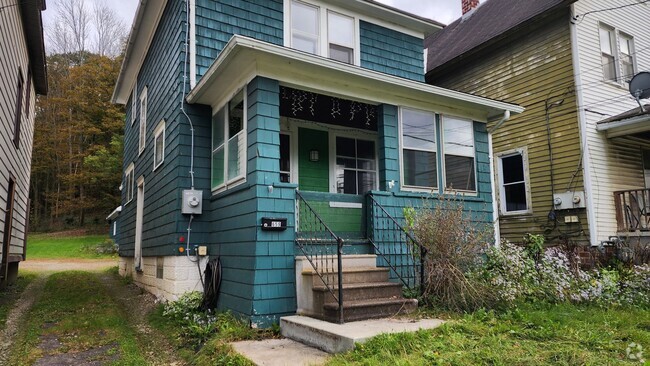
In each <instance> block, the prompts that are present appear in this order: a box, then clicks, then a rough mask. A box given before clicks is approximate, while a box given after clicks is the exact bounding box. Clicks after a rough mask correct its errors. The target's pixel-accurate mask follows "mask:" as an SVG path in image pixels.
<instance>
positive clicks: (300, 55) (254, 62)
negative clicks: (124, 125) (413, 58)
mask: <svg viewBox="0 0 650 366" xmlns="http://www.w3.org/2000/svg"><path fill="white" fill-rule="evenodd" d="M256 76H263V77H267V78H270V79H275V80H278V81H279V82H280V83H281V84H282V85H285V86H289V87H292V88H297V89H301V90H307V91H312V92H318V93H323V94H329V95H333V96H337V97H342V98H348V99H352V100H357V101H360V102H364V103H369V104H392V105H398V106H408V107H413V108H420V109H425V110H431V111H435V112H439V113H449V114H453V115H456V116H459V117H466V118H471V119H473V120H475V121H481V122H487V121H488V120H491V119H495V118H499V117H501V116H502V115H503V113H504V112H505V111H510V112H511V113H521V112H523V111H524V108H522V107H520V106H517V105H513V104H509V103H504V102H500V101H496V100H491V99H487V98H481V97H476V96H473V95H470V94H465V93H460V92H456V91H452V90H449V89H444V88H440V87H436V86H432V85H428V84H425V83H422V82H416V81H411V80H407V79H403V78H399V77H395V76H391V75H387V74H384V73H380V72H376V71H372V70H368V69H364V68H361V67H358V66H354V65H349V64H345V63H341V62H337V61H333V60H330V59H328V58H324V57H320V56H315V55H312V54H309V53H305V52H300V51H296V50H293V49H290V48H285V47H281V46H277V45H273V44H269V43H266V42H262V41H258V40H255V39H251V38H248V37H242V36H233V37H232V38H231V39H230V41H229V42H228V44H227V45H226V47H225V48H224V50H223V51H222V52H221V54H220V55H219V57H218V58H217V59H216V60H215V62H214V63H213V64H212V66H211V67H210V69H209V70H208V71H207V72H206V74H205V75H204V76H203V78H202V79H201V80H200V82H199V83H198V84H197V85H196V87H195V88H194V89H192V91H191V92H190V93H189V95H188V96H187V101H188V102H189V103H199V104H205V105H210V106H212V107H213V108H219V107H221V105H222V104H223V103H225V101H227V100H229V99H230V97H231V96H232V95H233V94H234V93H235V92H236V91H237V90H238V89H239V88H241V87H242V86H243V85H245V84H246V83H248V82H249V81H251V80H252V79H253V78H255V77H256Z"/></svg>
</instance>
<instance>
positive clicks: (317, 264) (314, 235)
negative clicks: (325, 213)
mask: <svg viewBox="0 0 650 366" xmlns="http://www.w3.org/2000/svg"><path fill="white" fill-rule="evenodd" d="M296 197H297V200H296V204H297V206H298V207H297V208H296V209H297V212H298V217H299V218H300V223H299V229H298V230H297V232H296V244H297V245H298V247H299V248H300V251H301V252H302V253H303V254H304V255H305V257H306V258H307V260H308V261H309V263H310V264H311V266H312V268H313V269H314V271H315V272H316V275H318V277H319V278H320V279H321V280H322V281H323V284H324V285H325V287H326V288H327V290H328V291H329V293H330V294H331V295H332V296H333V297H334V299H335V300H336V301H337V302H338V313H339V314H338V316H339V319H338V321H339V323H341V324H343V272H342V271H341V270H340V269H341V268H343V258H342V256H343V239H341V238H340V237H339V236H337V235H336V234H334V232H333V231H332V230H331V229H330V228H329V227H328V226H327V224H325V222H323V220H322V219H321V217H320V216H319V215H318V213H317V212H316V211H314V209H313V208H312V207H311V206H310V205H309V203H308V202H307V201H306V200H305V198H304V197H303V196H302V194H300V192H299V191H298V190H296ZM337 289H338V291H337Z"/></svg>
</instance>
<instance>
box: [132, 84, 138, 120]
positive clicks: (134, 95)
mask: <svg viewBox="0 0 650 366" xmlns="http://www.w3.org/2000/svg"><path fill="white" fill-rule="evenodd" d="M137 96H138V81H137V80H136V82H135V84H134V85H133V90H132V91H131V126H133V124H134V123H135V120H136V119H137V118H136V114H135V113H136V111H137V107H138V98H137Z"/></svg>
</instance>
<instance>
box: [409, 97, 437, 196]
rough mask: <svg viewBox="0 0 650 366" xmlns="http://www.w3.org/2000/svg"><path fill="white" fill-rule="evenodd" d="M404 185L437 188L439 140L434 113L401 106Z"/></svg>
mask: <svg viewBox="0 0 650 366" xmlns="http://www.w3.org/2000/svg"><path fill="white" fill-rule="evenodd" d="M401 112H402V113H401V121H402V124H401V128H402V167H403V169H402V170H403V185H404V186H406V187H412V188H427V189H434V188H436V187H438V160H437V159H438V158H437V155H438V153H437V151H438V143H437V137H436V135H437V134H436V116H435V114H434V113H431V112H425V111H419V110H415V109H407V108H402V110H401Z"/></svg>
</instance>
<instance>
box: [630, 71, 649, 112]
mask: <svg viewBox="0 0 650 366" xmlns="http://www.w3.org/2000/svg"><path fill="white" fill-rule="evenodd" d="M630 94H632V96H633V97H634V98H635V99H636V102H637V103H639V107H641V113H645V110H644V109H643V104H641V99H648V98H650V72H647V71H643V72H640V73H638V74H636V75H634V77H633V78H632V80H630Z"/></svg>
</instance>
